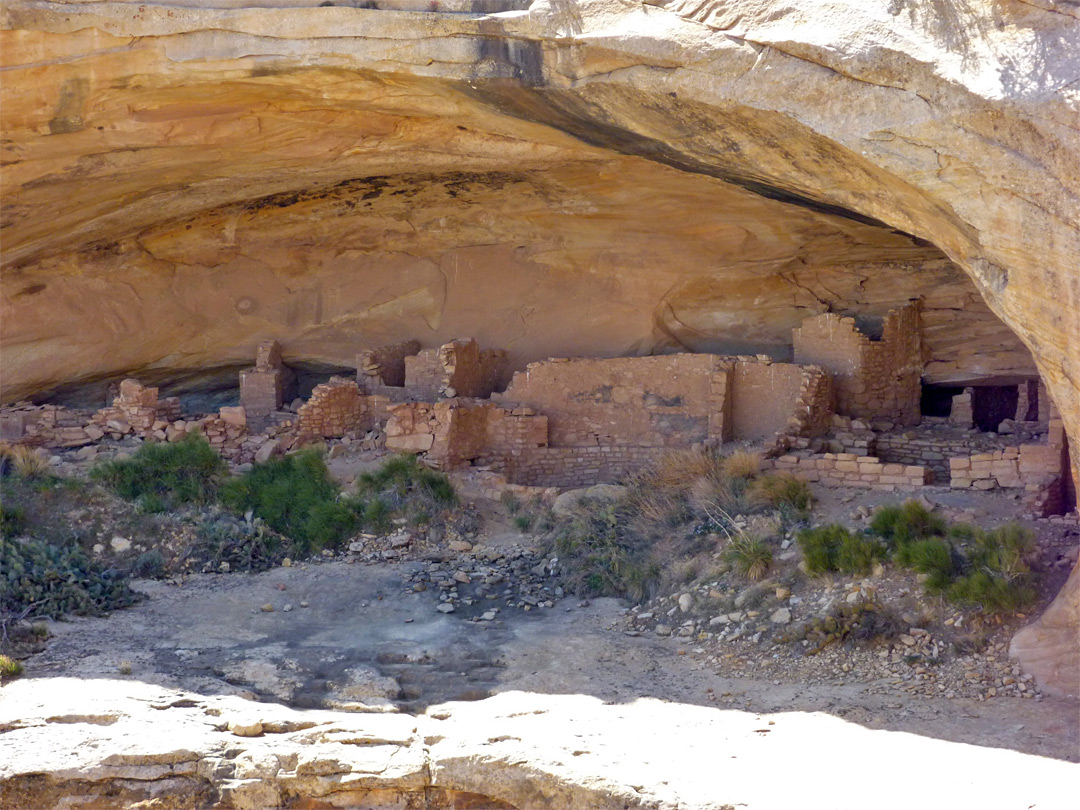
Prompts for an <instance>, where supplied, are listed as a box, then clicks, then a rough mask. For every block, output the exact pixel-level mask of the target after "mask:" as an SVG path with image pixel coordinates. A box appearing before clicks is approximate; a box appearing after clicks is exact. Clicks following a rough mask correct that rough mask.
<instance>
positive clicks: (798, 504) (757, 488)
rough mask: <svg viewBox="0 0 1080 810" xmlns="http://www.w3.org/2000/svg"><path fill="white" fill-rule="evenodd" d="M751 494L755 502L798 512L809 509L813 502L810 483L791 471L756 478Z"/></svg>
mask: <svg viewBox="0 0 1080 810" xmlns="http://www.w3.org/2000/svg"><path fill="white" fill-rule="evenodd" d="M749 494H750V498H751V500H752V501H754V502H755V503H760V504H763V505H767V506H771V507H773V508H775V509H781V510H784V509H791V510H794V511H796V512H805V511H807V510H809V509H810V504H811V503H812V502H813V496H812V495H811V494H810V486H809V484H807V483H806V482H805V481H803V480H802V479H801V478H796V477H795V476H794V475H792V474H791V473H771V474H769V475H763V476H761V477H760V478H757V479H755V480H754V482H753V484H752V485H751V487H750V493H749Z"/></svg>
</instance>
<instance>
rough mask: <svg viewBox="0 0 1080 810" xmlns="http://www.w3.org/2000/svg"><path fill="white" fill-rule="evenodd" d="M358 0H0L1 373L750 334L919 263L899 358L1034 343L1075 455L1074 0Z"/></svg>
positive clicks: (26, 390)
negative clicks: (247, 2) (260, 2)
mask: <svg viewBox="0 0 1080 810" xmlns="http://www.w3.org/2000/svg"><path fill="white" fill-rule="evenodd" d="M363 5H366V6H371V5H374V6H375V7H374V8H352V7H342V6H329V7H323V6H317V5H316V4H315V3H314V2H313V0H298V2H296V3H291V4H290V3H274V4H273V7H269V8H251V7H243V6H242V5H241V4H240V3H236V2H231V0H176V2H173V3H167V2H161V3H134V2H122V1H121V2H85V1H84V0H58V1H57V2H49V1H48V0H11V2H7V3H5V4H4V6H3V9H2V10H0V27H2V29H3V30H2V31H0V46H2V47H0V52H2V56H0V60H2V66H3V69H4V71H5V80H4V83H3V87H2V89H0V102H2V104H3V108H4V121H3V142H2V144H0V149H2V159H3V169H2V172H3V184H4V189H5V194H4V201H3V207H2V211H0V217H2V221H0V225H2V227H3V231H4V256H3V273H4V283H3V285H2V290H0V298H2V310H0V312H2V315H3V318H2V327H0V330H2V331H0V345H2V348H3V371H4V374H3V376H4V390H3V398H4V399H5V400H7V401H10V400H15V399H19V398H21V397H24V396H27V395H29V394H33V393H35V392H42V391H47V390H48V389H50V388H52V387H55V386H57V385H60V384H62V383H69V382H71V381H77V380H98V379H104V378H108V377H110V376H119V375H126V374H130V373H137V374H139V376H140V378H142V379H144V380H146V381H147V382H150V383H154V382H156V381H158V380H159V379H165V378H167V377H168V376H169V375H170V374H173V373H177V372H191V371H192V370H194V371H195V373H201V371H200V370H203V369H208V368H213V367H218V366H228V365H236V364H239V363H241V362H243V361H244V360H246V358H247V357H249V356H250V353H251V350H252V349H253V347H254V345H255V344H256V343H258V342H259V341H262V340H267V339H278V340H279V341H281V343H282V345H283V346H284V347H285V352H286V354H287V355H288V359H289V360H290V361H293V362H297V361H299V362H303V361H307V362H316V361H318V362H324V363H342V364H351V362H352V360H353V358H354V357H355V355H356V353H357V352H358V351H360V350H362V349H365V348H366V349H370V348H372V347H374V346H378V345H385V344H387V343H392V342H394V341H401V340H406V339H412V338H417V339H419V340H420V341H421V343H422V344H423V346H425V347H427V348H431V347H434V346H437V345H439V344H441V343H443V342H445V341H446V340H449V339H451V338H452V337H454V336H456V335H460V334H475V335H477V337H478V338H480V339H481V340H482V342H483V343H485V344H486V345H498V346H506V347H507V348H508V350H509V357H508V359H509V360H510V362H511V363H512V364H515V365H516V366H517V367H521V366H522V365H523V364H524V363H525V362H528V361H530V360H535V359H540V358H543V357H547V356H552V355H557V356H567V355H573V354H593V355H621V354H645V353H650V352H657V351H663V350H668V349H677V348H689V349H692V350H703V349H704V350H710V351H719V352H726V353H744V352H745V353H759V352H765V353H772V354H774V355H776V356H778V357H780V358H783V357H785V356H786V353H787V352H788V351H789V343H788V338H787V335H789V334H790V330H791V328H792V327H793V326H795V325H797V324H798V323H799V322H801V321H802V320H803V319H804V318H805V317H806V316H807V315H808V314H815V313H819V312H826V311H835V312H839V313H842V314H871V315H878V316H881V315H884V314H885V313H886V312H888V311H889V310H890V309H895V308H896V307H898V306H902V305H903V304H905V303H907V301H909V300H910V299H912V298H916V297H921V298H922V318H923V323H924V326H925V330H926V332H925V349H926V351H927V353H928V356H929V358H930V360H929V363H928V365H927V366H926V369H925V371H924V379H925V380H926V381H929V382H955V383H966V382H971V381H980V380H981V381H987V380H1013V381H1016V380H1019V379H1023V378H1030V377H1033V376H1034V374H1035V373H1036V370H1037V372H1038V374H1040V375H1041V376H1042V378H1043V380H1044V381H1045V383H1046V385H1047V388H1048V389H1049V391H1050V393H1051V395H1052V397H1053V398H1054V400H1055V402H1056V404H1057V406H1058V409H1059V410H1060V412H1061V414H1062V417H1063V419H1064V423H1065V427H1066V431H1067V432H1068V434H1069V436H1070V437H1071V438H1072V443H1071V452H1072V458H1073V463H1074V468H1075V467H1076V466H1078V465H1077V459H1078V453H1080V450H1078V448H1080V277H1078V275H1077V264H1076V257H1077V256H1080V229H1078V227H1077V223H1078V222H1080V196H1078V189H1080V168H1078V167H1080V133H1078V130H1077V125H1076V121H1077V119H1078V115H1077V112H1078V108H1080V96H1078V91H1077V89H1076V84H1075V80H1076V76H1077V75H1080V51H1078V50H1077V48H1076V45H1075V44H1076V42H1077V41H1080V15H1078V13H1077V11H1076V8H1075V4H1072V3H1055V4H1045V3H1042V2H1039V3H1029V2H1020V1H1019V0H1005V2H990V0H975V2H971V3H965V4H953V3H947V4H945V6H940V5H937V6H935V5H926V4H919V3H904V2H894V1H893V0H890V1H889V2H886V0H870V2H865V1H864V2H854V0H812V1H811V2H805V3H800V4H798V5H797V6H791V5H788V6H780V5H777V4H775V3H773V2H768V0H761V2H749V3H747V2H739V3H730V2H724V1H723V0H708V1H707V2H704V3H700V2H695V3H689V2H686V1H685V0H670V1H669V2H665V0H649V2H647V3H642V4H627V3H623V2H616V0H566V1H565V2H563V1H561V0H560V2H551V1H550V0H535V2H533V3H531V4H528V5H526V4H525V3H524V2H518V1H517V0H506V2H500V0H490V2H484V3H479V4H477V3H470V4H469V5H468V8H466V6H465V4H463V3H459V2H449V3H436V4H434V5H432V4H414V3H411V2H408V1H407V0H389V2H384V1H383V0H376V2H375V3H373V4H372V3H364V4H363ZM999 319H1000V320H999ZM155 374H157V377H155ZM1077 582H1078V581H1077V579H1076V578H1075V577H1074V578H1073V580H1072V583H1073V584H1072V585H1071V586H1070V587H1071V588H1072V589H1073V591H1075V589H1076V588H1077V587H1080V585H1078V584H1077ZM1069 604H1075V600H1074V602H1072V603H1069ZM1070 615H1071V616H1072V617H1073V618H1072V619H1070V621H1071V622H1072V623H1073V625H1074V626H1075V623H1076V622H1075V619H1076V616H1075V611H1073V613H1072V614H1070ZM1071 643H1072V644H1074V645H1075V643H1076V642H1075V637H1074V639H1073V642H1071Z"/></svg>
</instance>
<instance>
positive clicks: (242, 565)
mask: <svg viewBox="0 0 1080 810" xmlns="http://www.w3.org/2000/svg"><path fill="white" fill-rule="evenodd" d="M290 554H296V553H295V552H294V550H293V548H292V546H291V545H290V544H289V543H283V542H282V539H281V536H280V535H279V534H276V533H275V532H273V531H270V530H269V529H268V528H267V525H266V523H265V522H263V521H262V520H256V521H254V522H253V524H247V523H239V522H234V521H233V520H232V519H230V518H228V517H224V516H223V517H218V518H209V519H207V520H204V521H203V522H202V523H201V524H200V525H199V527H198V541H197V543H196V545H195V547H194V548H192V549H190V550H189V551H188V556H189V557H191V558H193V559H196V560H199V561H203V562H208V563H210V565H211V567H212V568H214V569H217V568H218V567H219V566H220V565H221V563H223V562H226V563H228V564H229V568H230V570H232V571H265V570H266V569H268V568H270V567H272V566H273V565H274V564H275V563H277V562H279V561H280V560H281V559H282V558H284V557H287V556H289V555H290ZM296 556H300V555H299V554H296Z"/></svg>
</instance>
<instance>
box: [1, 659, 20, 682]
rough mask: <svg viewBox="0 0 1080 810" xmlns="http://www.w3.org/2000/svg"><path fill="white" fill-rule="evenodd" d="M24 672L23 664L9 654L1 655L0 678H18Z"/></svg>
mask: <svg viewBox="0 0 1080 810" xmlns="http://www.w3.org/2000/svg"><path fill="white" fill-rule="evenodd" d="M22 673H23V665H22V664H20V663H19V662H18V661H16V660H15V659H14V658H11V657H9V656H7V655H0V678H17V677H19V676H20V675H22Z"/></svg>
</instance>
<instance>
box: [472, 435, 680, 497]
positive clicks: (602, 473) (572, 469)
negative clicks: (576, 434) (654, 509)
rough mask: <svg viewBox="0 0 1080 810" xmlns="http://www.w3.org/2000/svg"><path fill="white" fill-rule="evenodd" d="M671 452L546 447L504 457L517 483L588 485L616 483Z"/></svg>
mask: <svg viewBox="0 0 1080 810" xmlns="http://www.w3.org/2000/svg"><path fill="white" fill-rule="evenodd" d="M666 452H668V451H667V450H665V449H664V448H661V447H636V446H631V445H622V446H617V447H616V446H611V447H545V448H539V449H536V450H533V451H531V452H530V453H528V454H525V455H523V456H521V457H517V458H514V457H511V458H508V459H505V460H504V463H505V465H506V466H505V467H504V468H500V467H498V465H493V468H495V469H497V470H498V471H500V472H505V473H506V475H507V478H509V480H511V481H513V482H514V483H516V484H524V485H527V486H536V487H585V486H591V485H592V484H597V483H615V482H617V481H621V480H623V479H625V478H626V477H627V476H629V475H632V474H633V473H636V472H640V471H641V470H643V469H645V468H646V467H647V466H649V465H650V464H652V463H654V462H655V461H657V460H659V458H660V457H661V456H662V455H663V454H664V453H666Z"/></svg>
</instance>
